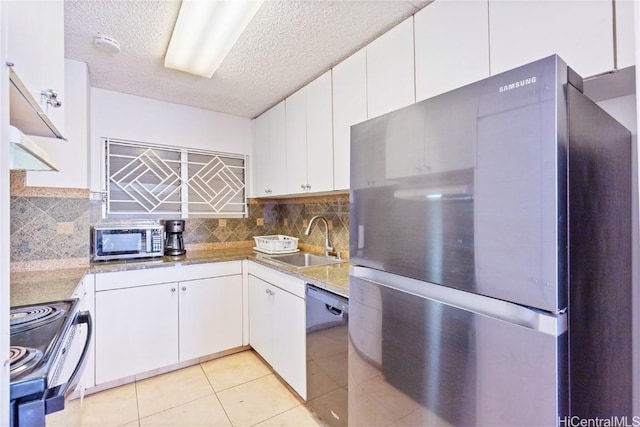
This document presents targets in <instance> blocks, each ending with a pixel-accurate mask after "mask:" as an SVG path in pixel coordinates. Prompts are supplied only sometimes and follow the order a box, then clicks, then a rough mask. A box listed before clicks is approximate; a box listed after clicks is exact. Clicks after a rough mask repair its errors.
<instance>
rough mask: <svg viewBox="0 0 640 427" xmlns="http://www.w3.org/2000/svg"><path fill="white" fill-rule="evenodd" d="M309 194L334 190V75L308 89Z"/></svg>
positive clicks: (319, 79) (325, 75)
mask: <svg viewBox="0 0 640 427" xmlns="http://www.w3.org/2000/svg"><path fill="white" fill-rule="evenodd" d="M307 190H308V191H313V192H318V191H331V190H333V122H332V115H331V71H327V72H326V73H324V74H323V75H321V76H320V77H318V78H317V79H315V80H314V81H312V82H311V83H309V84H308V85H307Z"/></svg>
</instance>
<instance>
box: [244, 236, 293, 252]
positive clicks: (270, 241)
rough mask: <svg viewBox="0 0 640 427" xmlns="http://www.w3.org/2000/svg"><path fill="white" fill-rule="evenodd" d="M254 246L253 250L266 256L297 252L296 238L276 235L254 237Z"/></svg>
mask: <svg viewBox="0 0 640 427" xmlns="http://www.w3.org/2000/svg"><path fill="white" fill-rule="evenodd" d="M253 239H254V240H255V242H256V246H255V247H254V248H253V249H255V250H256V251H258V252H264V253H267V254H283V253H290V252H298V238H297V237H290V236H283V235H282V234H276V235H273V236H254V237H253Z"/></svg>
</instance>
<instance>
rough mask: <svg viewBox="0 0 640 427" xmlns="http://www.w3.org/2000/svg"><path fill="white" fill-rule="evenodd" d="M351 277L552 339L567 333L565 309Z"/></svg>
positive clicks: (365, 274) (360, 272)
mask: <svg viewBox="0 0 640 427" xmlns="http://www.w3.org/2000/svg"><path fill="white" fill-rule="evenodd" d="M350 274H351V276H354V277H356V278H358V279H359V280H363V281H368V282H372V283H375V284H377V285H380V286H385V287H388V288H392V289H397V290H399V291H402V292H407V293H410V294H414V295H418V296H421V297H424V298H428V299H431V300H433V301H437V302H439V303H442V304H446V305H449V306H452V307H456V308H460V309H462V310H466V311H469V312H472V313H475V314H480V315H484V316H488V317H491V318H494V319H498V320H502V321H505V322H509V323H513V324H517V325H520V326H523V327H525V328H529V329H533V330H535V331H539V332H542V333H545V334H548V335H551V336H555V337H558V336H560V335H562V334H563V333H564V332H566V331H567V313H566V310H563V311H560V312H558V313H551V312H547V311H543V310H539V309H536V308H533V307H527V306H522V305H518V304H514V303H511V302H507V301H503V300H499V299H496V298H491V297H486V296H483V295H478V294H474V293H471V292H466V291H461V290H458V289H454V288H449V287H446V286H442V285H437V284H434V283H430V282H423V281H420V280H416V279H412V278H409V277H404V276H398V275H396V274H391V273H387V272H384V271H380V270H374V269H371V268H367V267H360V266H351V270H350Z"/></svg>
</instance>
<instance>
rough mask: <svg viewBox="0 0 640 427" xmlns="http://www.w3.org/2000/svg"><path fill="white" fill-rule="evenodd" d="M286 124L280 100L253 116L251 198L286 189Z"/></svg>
mask: <svg viewBox="0 0 640 427" xmlns="http://www.w3.org/2000/svg"><path fill="white" fill-rule="evenodd" d="M285 141H286V123H285V108H284V101H282V102H280V103H279V104H277V105H275V106H274V107H272V108H271V109H269V110H267V111H266V112H264V113H263V114H262V115H261V116H260V117H257V118H256V119H255V146H254V159H253V174H254V178H253V191H252V194H253V196H254V197H264V196H277V195H282V194H285V192H286V169H287V161H286V154H287V152H286V142H285Z"/></svg>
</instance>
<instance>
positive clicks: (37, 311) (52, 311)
mask: <svg viewBox="0 0 640 427" xmlns="http://www.w3.org/2000/svg"><path fill="white" fill-rule="evenodd" d="M63 314H64V310H62V309H59V308H56V307H51V306H49V305H36V306H29V307H24V308H15V309H12V310H11V313H10V314H9V319H10V324H11V332H12V333H13V332H15V331H16V330H19V329H25V328H29V327H32V326H34V325H36V324H44V323H48V322H50V321H52V320H55V319H57V318H58V317H60V316H62V315H63Z"/></svg>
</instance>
